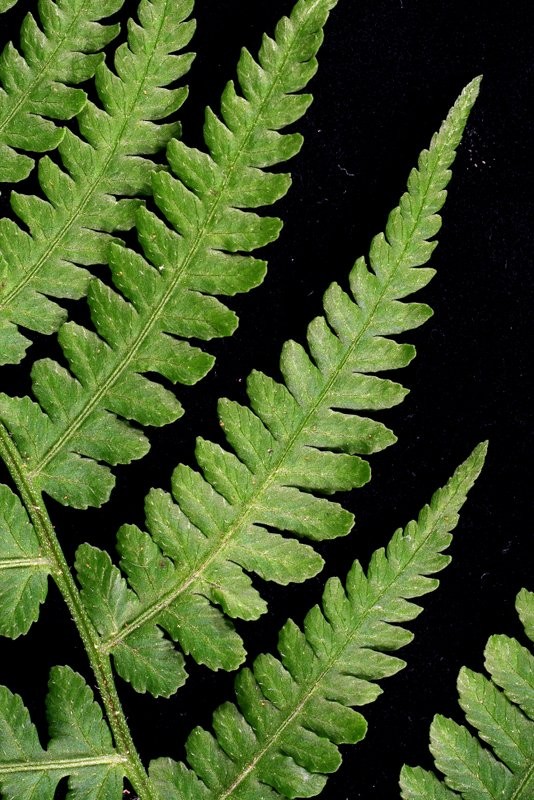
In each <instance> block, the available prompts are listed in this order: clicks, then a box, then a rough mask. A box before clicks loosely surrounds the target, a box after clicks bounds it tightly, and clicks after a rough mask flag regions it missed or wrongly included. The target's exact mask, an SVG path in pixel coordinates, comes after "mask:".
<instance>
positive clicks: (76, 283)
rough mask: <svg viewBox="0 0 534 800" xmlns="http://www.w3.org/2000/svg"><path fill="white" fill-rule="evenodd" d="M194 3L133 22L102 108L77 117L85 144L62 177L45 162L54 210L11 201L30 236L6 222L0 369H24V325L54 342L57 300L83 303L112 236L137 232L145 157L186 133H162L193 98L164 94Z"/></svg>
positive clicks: (0, 264)
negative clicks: (20, 365)
mask: <svg viewBox="0 0 534 800" xmlns="http://www.w3.org/2000/svg"><path fill="white" fill-rule="evenodd" d="M192 7H193V0H180V2H177V0H174V2H173V0H142V2H141V3H140V5H139V8H138V19H139V23H140V24H137V22H135V21H134V20H133V19H130V20H129V26H128V27H129V35H128V43H127V44H122V45H121V46H120V47H119V48H118V49H117V52H116V54H115V69H116V74H115V73H114V72H112V71H111V70H110V69H109V68H108V67H107V66H106V65H105V64H100V66H98V67H97V69H96V75H95V78H96V88H97V92H98V95H99V97H100V100H101V103H102V108H99V107H98V106H96V105H94V104H93V103H90V102H88V103H87V104H86V105H85V107H84V108H83V110H82V111H81V112H80V113H79V115H78V124H79V127H80V131H81V134H82V137H83V138H80V137H78V136H76V135H75V134H74V133H72V132H71V131H66V132H65V135H64V137H63V139H62V141H61V142H60V143H59V154H60V156H61V159H62V161H63V165H64V169H61V168H60V167H59V166H58V165H57V164H55V163H54V162H53V161H52V160H51V159H49V158H47V157H45V158H43V159H42V160H41V161H40V162H39V169H38V175H39V181H40V184H41V188H42V190H43V192H44V194H45V195H46V198H47V201H48V202H46V201H44V200H42V199H41V198H38V197H34V196H27V195H21V194H18V193H15V192H14V193H13V194H12V196H11V205H12V207H13V209H14V211H15V212H16V213H17V214H18V216H19V217H20V219H21V220H22V221H23V222H24V224H25V226H26V227H27V228H29V231H30V233H29V234H28V233H27V232H26V231H25V230H24V229H23V228H22V227H19V226H18V225H17V224H16V223H15V222H13V221H12V220H9V219H2V220H0V251H1V254H0V273H1V275H2V288H1V295H0V306H1V311H0V364H5V363H17V362H18V361H20V360H21V358H22V357H23V355H24V352H25V350H26V348H27V346H28V344H29V340H28V339H27V338H26V337H25V336H23V334H22V333H21V332H20V331H19V330H18V328H17V326H18V325H23V326H24V327H26V328H28V329H30V330H34V331H38V332H40V333H45V334H49V333H52V332H54V331H56V330H57V329H58V327H59V325H60V324H61V322H63V321H64V320H65V317H66V314H65V311H64V310H63V309H62V308H60V307H59V306H58V305H57V303H55V302H54V301H53V300H52V299H50V297H60V298H62V297H67V298H69V297H70V298H79V297H81V296H82V295H84V294H85V293H86V291H87V284H88V281H89V278H90V274H89V272H87V270H85V269H83V268H82V267H80V266H79V265H86V266H88V265H91V264H107V261H108V249H109V244H110V242H112V241H114V238H113V236H112V235H111V234H113V233H114V232H116V231H122V230H128V229H129V228H132V227H133V226H134V224H135V211H136V209H137V208H138V207H139V204H140V200H138V199H117V198H124V197H128V198H135V197H136V196H139V195H144V194H149V193H151V185H150V177H151V174H152V173H153V172H154V171H155V169H159V168H160V167H156V165H155V164H154V163H153V161H151V160H150V159H148V158H145V157H144V156H145V155H149V154H152V153H156V152H158V151H159V150H162V149H164V148H165V146H166V144H167V143H168V142H169V140H170V139H171V138H172V137H173V136H174V135H176V134H177V133H178V132H179V130H180V126H179V124H178V123H167V124H165V123H160V122H159V120H162V119H164V118H165V117H167V116H168V115H169V114H171V113H172V112H174V111H176V110H177V109H178V108H180V106H181V105H182V103H183V101H184V99H185V96H186V94H187V92H186V89H185V88H175V89H165V88H164V87H165V86H166V85H167V84H169V83H172V82H174V81H176V80H178V79H179V78H182V77H183V76H184V75H185V73H186V72H187V70H188V69H189V66H190V64H191V62H192V59H193V55H192V54H190V53H182V54H180V55H178V54H177V52H178V51H180V50H182V49H183V48H184V47H186V46H187V44H188V43H189V41H190V39H191V37H192V35H193V31H194V27H195V26H194V22H193V21H191V20H189V21H188V19H187V18H188V17H189V15H190V13H191V11H192Z"/></svg>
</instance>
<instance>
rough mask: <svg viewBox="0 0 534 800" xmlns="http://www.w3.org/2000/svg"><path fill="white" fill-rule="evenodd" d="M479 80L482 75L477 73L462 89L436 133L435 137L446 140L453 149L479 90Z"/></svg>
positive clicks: (460, 137)
mask: <svg viewBox="0 0 534 800" xmlns="http://www.w3.org/2000/svg"><path fill="white" fill-rule="evenodd" d="M481 81H482V76H481V75H479V76H477V77H476V78H473V80H472V81H471V82H470V83H468V84H467V86H465V87H464V88H463V89H462V91H461V92H460V95H459V96H458V99H457V100H456V102H455V103H454V105H453V106H452V108H451V110H450V111H449V113H448V114H447V117H446V118H445V121H444V122H443V124H442V126H441V128H440V129H439V131H438V133H437V134H436V138H443V139H445V140H448V143H449V144H450V146H451V147H452V148H454V149H456V148H457V147H458V145H459V144H460V141H461V139H462V134H463V132H464V128H465V126H466V124H467V120H468V119H469V115H470V113H471V111H472V109H473V106H474V105H475V102H476V99H477V97H478V95H479V92H480V83H481Z"/></svg>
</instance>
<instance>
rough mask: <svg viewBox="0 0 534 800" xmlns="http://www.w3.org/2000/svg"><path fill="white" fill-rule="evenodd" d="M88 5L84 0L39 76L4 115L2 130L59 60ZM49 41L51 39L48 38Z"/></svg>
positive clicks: (43, 63) (0, 124)
mask: <svg viewBox="0 0 534 800" xmlns="http://www.w3.org/2000/svg"><path fill="white" fill-rule="evenodd" d="M86 5H87V3H86V2H82V4H81V6H80V8H79V10H78V12H77V13H76V14H75V16H74V18H73V20H72V22H71V24H70V25H69V26H68V27H67V29H66V31H65V33H64V35H63V37H62V38H61V39H60V40H59V41H58V44H57V47H56V48H55V50H53V51H52V52H51V54H50V57H49V58H47V59H45V61H43V62H42V66H41V69H39V70H38V71H37V77H35V78H34V80H32V81H30V83H29V85H28V87H27V88H26V89H25V90H24V91H23V92H22V93H21V95H20V98H19V100H18V101H17V102H16V103H15V104H14V105H13V108H12V110H11V112H10V113H9V114H7V115H6V117H4V119H3V120H2V121H1V122H0V130H2V129H3V128H5V127H6V126H7V125H8V124H9V123H10V122H11V120H12V119H13V117H14V116H15V115H16V114H17V113H18V111H19V109H20V107H21V106H22V105H23V104H24V103H25V102H26V101H27V100H28V98H29V97H30V95H31V94H32V92H33V90H34V89H35V87H36V86H37V85H38V83H39V81H40V80H41V79H42V77H43V75H44V73H45V72H46V71H47V69H48V67H49V65H50V64H51V63H52V62H53V61H54V60H57V53H58V52H60V51H61V49H62V45H63V44H64V43H65V41H67V40H68V38H69V34H70V32H71V30H72V29H73V28H74V27H75V26H76V24H77V22H78V19H79V17H81V15H82V11H83V10H84V8H85V6H86ZM47 41H49V39H47ZM22 57H23V58H24V56H22ZM24 61H26V59H25V58H24ZM26 63H27V62H26ZM58 82H59V81H58ZM72 88H74V87H72ZM6 96H7V97H9V95H8V94H7V93H6Z"/></svg>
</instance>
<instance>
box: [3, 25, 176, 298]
mask: <svg viewBox="0 0 534 800" xmlns="http://www.w3.org/2000/svg"><path fill="white" fill-rule="evenodd" d="M163 22H164V15H162V17H161V19H160V24H159V27H158V31H157V35H156V39H155V41H156V43H157V42H158V41H159V38H160V35H161V30H162V27H163ZM155 52H156V48H155V47H154V48H153V49H152V50H151V53H150V56H149V58H148V60H147V62H146V67H145V69H144V70H143V75H142V78H141V80H140V81H139V83H138V88H137V91H136V93H135V95H134V97H133V99H132V101H131V103H130V105H129V106H128V108H127V109H126V110H125V112H124V115H123V122H122V125H121V126H120V128H119V129H118V131H117V136H116V138H115V141H114V143H113V144H112V146H111V147H110V148H109V149H108V152H107V155H106V156H105V158H104V159H103V161H102V165H101V169H100V170H99V171H97V173H96V178H95V179H94V180H93V181H92V182H91V181H89V184H88V188H87V191H86V192H85V194H83V195H82V197H81V200H80V201H79V203H78V205H77V206H76V207H75V210H74V212H73V213H72V214H71V215H70V216H69V218H68V219H67V221H66V222H65V223H64V224H63V225H61V226H60V228H59V230H58V232H57V234H56V236H54V237H52V238H49V237H47V239H46V243H47V246H46V248H45V250H44V251H43V252H42V253H41V255H40V256H39V258H38V259H37V261H36V262H35V263H34V264H33V265H32V267H30V269H29V270H27V271H26V272H24V275H23V276H22V278H21V280H20V281H19V283H17V285H16V286H15V287H14V288H13V289H11V290H10V292H8V293H7V294H6V295H5V298H4V301H3V303H2V305H3V306H4V307H7V306H8V305H9V303H11V302H12V301H13V300H14V299H15V298H16V297H17V296H18V295H19V293H20V292H21V291H22V290H23V289H25V288H26V286H27V285H28V284H29V283H30V281H31V280H32V279H33V278H34V276H35V275H36V274H37V273H38V272H39V271H40V270H41V268H42V266H43V264H45V263H46V262H47V261H48V259H49V258H50V256H51V255H53V254H54V251H55V250H57V249H59V248H60V247H61V243H62V241H63V239H64V238H65V236H66V235H67V233H69V232H70V230H71V229H72V228H73V227H74V225H75V224H76V223H77V222H78V220H79V218H80V217H81V216H82V214H83V212H84V211H85V208H86V207H87V204H88V203H89V201H90V200H91V199H92V198H93V196H94V195H95V194H96V192H97V188H98V186H99V184H100V182H101V180H102V178H103V177H104V176H105V175H106V173H107V171H108V167H109V164H110V163H111V161H112V160H113V159H114V157H115V155H116V153H117V150H118V149H119V146H120V144H121V142H122V139H123V134H124V131H125V130H126V129H127V128H128V126H129V123H130V117H131V115H132V112H133V111H134V110H135V107H136V105H137V101H138V99H139V96H140V95H141V93H142V91H143V88H144V85H145V81H146V78H147V75H148V73H149V71H150V67H151V64H152V61H153V59H154V55H155ZM121 80H122V79H121ZM106 113H107V112H106ZM137 121H138V120H137V119H135V120H134V124H135V123H136V122H137ZM78 138H80V140H82V139H81V137H78ZM82 141H84V140H82ZM77 227H78V228H80V227H82V225H78V226H77ZM90 230H95V229H94V228H90ZM32 241H33V242H34V243H35V244H37V241H38V240H36V239H34V238H33V236H32ZM70 263H72V265H73V266H76V264H75V262H72V261H71V262H70Z"/></svg>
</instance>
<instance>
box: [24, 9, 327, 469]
mask: <svg viewBox="0 0 534 800" xmlns="http://www.w3.org/2000/svg"><path fill="white" fill-rule="evenodd" d="M312 10H313V9H312V7H310V9H309V10H308V14H307V15H306V16H305V17H304V20H303V22H302V24H301V26H300V28H299V29H298V30H297V32H296V35H295V37H294V39H293V41H292V42H291V44H290V46H289V47H288V48H287V52H286V55H285V56H284V58H283V59H281V62H280V65H279V67H278V70H277V73H276V76H275V78H274V80H273V81H272V84H271V86H270V87H269V90H268V92H267V94H266V95H265V97H264V99H263V100H262V102H261V103H260V105H259V107H258V111H257V113H256V115H255V116H254V117H253V119H252V120H251V123H250V124H249V126H248V127H247V129H246V131H245V133H244V135H243V139H242V141H241V143H240V144H239V145H238V147H237V148H236V153H235V156H234V158H233V160H232V162H231V163H230V165H229V167H228V170H227V173H226V176H225V178H224V180H223V182H222V185H221V190H220V193H219V194H218V196H217V197H216V198H214V200H213V203H212V207H211V209H210V211H209V213H208V214H207V216H206V219H205V221H204V223H203V225H201V226H200V228H199V229H198V231H197V234H196V236H195V238H194V239H193V242H192V244H191V247H190V250H189V252H188V253H187V255H186V256H185V258H184V261H183V263H182V265H181V267H180V268H179V269H178V270H177V271H176V273H175V274H174V276H172V279H171V280H170V281H169V284H168V286H167V289H166V290H165V291H164V293H163V294H162V297H161V299H160V300H159V302H158V304H157V305H156V306H155V307H154V309H153V310H152V311H151V313H150V314H148V315H147V319H146V322H145V323H144V325H143V326H142V327H141V329H140V331H139V333H138V335H137V336H136V337H135V338H134V340H133V341H132V342H128V344H127V345H126V346H125V347H124V348H123V352H124V357H123V358H120V357H119V354H120V351H119V353H117V351H115V350H113V351H112V352H113V354H116V358H115V359H114V362H115V366H114V367H113V368H112V369H111V370H110V372H109V375H108V377H107V378H106V380H105V382H104V383H103V384H101V385H100V386H99V388H98V389H97V391H96V392H95V393H94V394H92V396H91V398H90V399H89V400H88V402H87V403H86V404H85V405H84V407H83V409H82V411H81V412H80V413H79V414H78V415H77V416H76V418H75V419H74V420H73V421H72V423H71V425H70V426H69V427H68V428H67V429H66V430H65V432H64V433H63V434H62V436H61V437H60V438H58V440H57V441H56V443H55V444H54V445H53V446H52V447H51V448H49V449H48V450H47V451H46V452H45V453H44V454H43V456H42V457H41V459H40V460H39V461H38V462H37V464H36V465H35V467H34V468H33V469H32V470H31V472H30V473H29V474H30V476H31V477H32V478H35V477H37V476H38V475H39V474H40V473H41V472H42V471H43V469H44V467H45V466H46V465H47V464H48V463H49V462H50V461H51V460H52V459H53V458H54V457H55V456H56V455H57V454H58V453H59V452H60V451H61V450H62V449H63V447H64V445H65V444H66V442H68V441H69V439H71V438H72V437H73V436H74V434H75V433H76V432H77V431H78V430H79V429H80V427H81V426H82V425H83V424H84V422H85V421H86V419H87V418H88V417H89V416H90V415H91V413H92V412H93V411H94V410H95V409H96V408H97V407H98V406H99V405H100V401H101V400H102V398H103V397H104V396H105V394H106V393H107V392H108V391H109V390H110V389H111V387H112V386H113V385H114V384H115V383H116V382H117V381H118V379H119V378H120V377H121V375H122V374H123V373H124V372H125V371H126V369H127V368H128V366H129V365H130V364H131V362H132V361H133V360H134V359H135V357H136V356H137V353H138V351H139V349H140V347H141V345H142V344H143V343H144V341H145V339H146V338H147V337H148V336H149V334H150V333H151V331H152V329H153V327H154V326H155V324H156V322H157V321H158V320H159V318H160V316H161V314H162V312H163V310H164V308H165V306H166V304H167V302H168V300H169V299H170V298H171V296H172V295H173V294H174V292H175V290H176V288H177V286H178V285H179V283H180V281H181V279H182V276H183V275H184V273H185V272H186V270H187V268H188V267H189V265H190V264H191V262H192V261H193V259H194V258H195V257H196V256H197V254H198V252H199V250H200V249H201V247H202V244H203V241H204V239H205V237H206V236H207V235H208V234H209V233H211V230H210V226H211V223H212V221H213V218H214V216H215V214H216V213H217V211H218V209H219V206H220V205H221V203H222V202H223V200H224V198H225V194H226V191H227V188H228V185H229V183H230V181H231V179H232V177H233V174H234V172H235V170H236V168H237V165H238V162H239V160H240V158H241V156H242V154H243V152H244V150H245V148H246V146H247V144H248V142H249V140H250V138H251V136H252V134H253V132H254V130H255V129H256V127H257V125H258V123H259V120H260V119H261V117H262V115H263V113H264V109H265V108H266V107H267V106H268V104H269V101H270V99H271V96H272V94H273V93H274V91H275V89H276V87H277V85H278V83H279V80H280V76H281V75H282V74H283V71H284V68H285V66H286V64H287V62H288V60H289V59H290V56H291V54H292V51H293V48H294V46H295V43H296V42H297V41H298V38H299V35H300V32H301V30H302V27H303V26H304V23H305V22H306V20H307V19H308V17H309V15H310V13H311V11H312ZM160 275H161V276H162V278H161V279H162V280H163V279H164V276H165V272H163V273H160ZM139 316H140V317H141V314H139Z"/></svg>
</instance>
